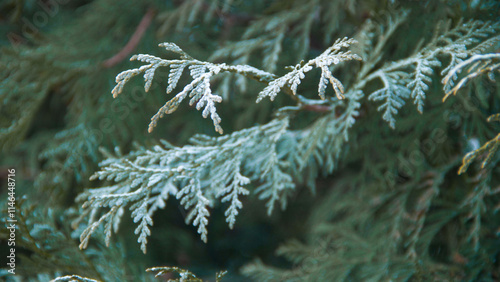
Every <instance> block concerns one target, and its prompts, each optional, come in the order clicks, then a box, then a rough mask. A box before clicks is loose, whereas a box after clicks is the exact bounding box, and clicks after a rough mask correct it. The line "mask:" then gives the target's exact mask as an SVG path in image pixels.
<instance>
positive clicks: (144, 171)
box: [77, 117, 295, 252]
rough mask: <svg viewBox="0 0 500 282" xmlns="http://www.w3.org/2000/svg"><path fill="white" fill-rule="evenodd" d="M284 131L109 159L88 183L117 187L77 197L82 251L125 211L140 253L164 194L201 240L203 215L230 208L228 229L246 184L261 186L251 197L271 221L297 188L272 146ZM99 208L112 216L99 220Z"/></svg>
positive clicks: (273, 126) (276, 125) (283, 124)
mask: <svg viewBox="0 0 500 282" xmlns="http://www.w3.org/2000/svg"><path fill="white" fill-rule="evenodd" d="M287 128H288V118H286V117H282V118H279V119H275V120H273V121H271V122H269V123H268V124H265V125H261V126H255V127H252V128H249V129H244V130H241V131H237V132H234V133H232V134H230V135H227V136H221V137H218V138H213V137H208V136H204V135H197V136H195V137H193V138H192V139H191V141H190V142H191V143H192V145H186V146H183V147H175V146H172V145H170V144H168V143H166V142H164V146H159V145H156V146H153V148H152V149H149V150H145V149H142V150H139V151H137V152H132V153H131V154H130V155H129V156H124V157H121V158H112V159H108V160H107V161H106V162H104V163H103V165H104V167H103V168H102V170H101V171H98V172H96V173H95V174H94V176H93V177H92V179H97V178H99V179H107V180H108V181H114V182H115V184H113V185H110V186H105V187H102V188H97V189H89V190H87V191H85V192H84V193H82V194H80V195H79V196H78V198H77V200H78V201H80V202H83V206H82V208H83V210H84V211H83V214H85V215H90V219H89V226H88V227H87V228H86V229H85V231H84V233H83V234H82V235H81V238H82V243H81V247H82V248H85V247H86V246H87V243H88V240H89V238H90V235H91V234H92V233H93V232H95V231H96V228H97V227H98V226H99V225H101V224H104V225H105V232H106V240H107V241H108V240H109V238H110V237H111V233H112V231H113V230H114V231H115V232H116V231H117V230H118V225H119V223H120V220H121V217H122V215H123V212H122V211H123V209H124V208H125V207H126V206H130V210H131V211H132V218H133V219H134V222H135V223H139V225H138V227H137V229H136V230H135V233H136V234H138V235H139V243H140V244H141V249H142V250H143V252H146V243H147V240H146V238H147V236H149V235H150V229H149V227H150V226H152V225H153V221H152V219H151V218H152V216H153V214H154V213H155V212H156V211H157V210H158V209H159V208H162V207H164V206H165V201H166V200H167V199H168V198H169V195H172V196H175V197H176V198H177V199H178V200H179V202H180V205H182V206H183V207H184V208H185V209H186V210H188V215H187V217H186V223H187V224H193V225H194V226H197V227H198V233H199V234H200V235H201V239H202V240H203V241H205V242H206V240H207V235H208V234H207V225H208V221H209V216H210V212H209V208H211V207H213V206H215V205H217V202H216V200H219V201H220V202H221V203H225V202H229V207H228V208H227V210H226V212H225V216H226V221H227V223H228V225H229V227H230V228H232V227H233V226H234V224H235V222H236V216H237V215H238V213H239V210H240V209H241V208H242V202H241V199H240V197H241V196H245V195H248V194H249V193H250V191H249V190H247V189H246V188H244V187H245V186H247V185H248V184H249V183H250V182H251V181H257V182H259V183H260V186H259V188H258V189H256V191H254V192H255V193H259V198H260V199H263V200H266V201H267V203H266V206H267V208H268V213H269V214H270V213H271V212H272V211H273V209H274V206H275V202H280V204H281V207H282V208H284V207H285V205H286V199H287V196H288V195H289V194H290V192H291V191H293V189H294V187H295V185H294V183H293V182H292V177H291V176H290V175H289V174H288V173H287V171H286V170H285V169H284V168H285V167H286V163H285V160H284V159H283V158H284V155H283V154H280V153H279V151H278V147H277V145H276V144H278V143H279V142H281V140H282V136H283V135H284V134H285V133H286V130H287ZM101 209H110V210H109V211H107V212H105V213H104V214H103V215H101V216H100V217H99V211H100V210H101Z"/></svg>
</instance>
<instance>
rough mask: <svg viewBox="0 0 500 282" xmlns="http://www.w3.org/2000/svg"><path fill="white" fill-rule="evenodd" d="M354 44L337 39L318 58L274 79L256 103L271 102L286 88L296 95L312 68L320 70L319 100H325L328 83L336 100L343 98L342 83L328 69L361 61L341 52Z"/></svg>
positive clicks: (344, 39)
mask: <svg viewBox="0 0 500 282" xmlns="http://www.w3.org/2000/svg"><path fill="white" fill-rule="evenodd" d="M354 43H356V41H355V40H354V39H349V38H347V37H345V38H343V39H338V40H337V41H335V43H334V44H333V45H332V46H331V47H329V48H328V49H326V50H325V51H324V52H323V53H322V54H321V55H319V56H318V57H316V58H314V59H312V60H309V61H308V62H307V63H301V64H298V65H296V66H295V67H294V69H293V70H292V71H290V72H289V73H287V74H285V75H284V76H282V77H280V78H278V79H275V80H273V81H271V82H270V83H269V85H268V86H267V87H266V88H264V90H262V91H261V92H260V93H259V96H258V98H257V102H260V101H261V100H262V99H264V98H265V97H269V98H270V99H271V101H272V100H274V98H275V97H276V95H277V94H278V93H279V92H280V91H281V90H282V89H283V88H284V87H285V86H286V87H289V88H290V90H291V91H292V93H293V95H297V87H298V86H299V84H300V83H301V80H302V79H304V78H305V74H306V73H307V72H309V71H310V70H312V69H313V67H316V68H320V69H321V78H320V82H319V85H318V95H319V96H320V97H321V99H325V98H326V97H325V89H326V86H327V85H328V82H329V83H330V84H331V85H332V87H333V89H334V91H335V94H336V96H337V98H338V99H339V100H340V99H343V98H344V95H343V93H344V86H343V85H342V83H341V82H340V81H339V80H338V79H336V78H335V77H334V76H333V74H332V73H331V71H330V70H329V67H330V66H332V65H337V64H339V63H341V62H343V61H349V60H361V57H359V56H358V55H356V54H352V53H351V52H350V51H342V49H343V48H347V47H349V46H350V45H352V44H354Z"/></svg>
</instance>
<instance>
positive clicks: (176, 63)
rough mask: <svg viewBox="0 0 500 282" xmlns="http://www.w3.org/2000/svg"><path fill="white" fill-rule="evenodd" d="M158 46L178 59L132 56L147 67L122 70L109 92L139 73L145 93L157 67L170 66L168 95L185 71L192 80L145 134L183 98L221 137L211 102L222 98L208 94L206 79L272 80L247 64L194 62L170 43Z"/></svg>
mask: <svg viewBox="0 0 500 282" xmlns="http://www.w3.org/2000/svg"><path fill="white" fill-rule="evenodd" d="M159 46H160V47H164V48H165V49H166V50H167V51H170V52H173V53H176V54H178V55H179V56H180V60H166V59H162V58H159V57H155V56H151V55H147V54H139V55H134V56H132V58H131V60H138V61H141V62H144V63H147V64H146V65H143V66H141V67H139V68H136V69H131V70H126V71H123V72H121V73H119V74H118V75H117V76H116V83H117V84H116V86H115V87H114V88H113V90H112V91H111V93H112V94H113V97H115V98H116V97H117V96H118V95H119V94H120V93H121V92H122V91H123V87H124V86H125V84H126V83H127V82H128V81H129V80H130V79H132V78H133V77H135V76H137V75H139V74H142V73H143V74H144V80H145V84H144V90H145V91H146V92H148V91H149V89H150V88H151V84H152V82H153V78H154V75H155V71H156V70H157V69H158V68H159V67H170V73H169V76H168V87H167V89H166V92H167V94H168V93H171V92H172V91H173V90H174V89H175V88H176V86H177V84H178V82H179V80H180V78H181V76H182V73H183V71H184V70H185V68H186V67H187V68H189V70H190V75H191V77H192V78H193V80H192V81H191V82H190V83H189V84H187V85H186V86H184V88H183V90H182V91H181V92H179V93H178V94H177V95H175V96H174V97H173V98H172V99H171V100H169V101H168V102H167V103H165V105H163V106H162V107H161V108H160V109H159V110H158V112H157V113H156V114H155V115H154V116H153V117H152V118H151V123H150V124H149V128H148V132H152V131H153V128H154V127H155V126H156V124H157V122H158V120H159V119H160V118H162V117H163V116H164V115H165V114H171V113H173V112H174V111H175V110H177V107H178V106H179V105H180V103H181V102H182V101H183V100H184V99H186V98H187V97H189V98H191V99H190V101H189V104H190V105H194V104H196V109H197V110H201V109H202V108H203V111H202V115H203V117H204V118H207V117H208V116H210V118H211V119H212V121H213V124H214V127H215V130H216V131H217V132H219V133H221V134H222V132H223V130H222V127H221V126H220V122H221V119H220V117H219V115H218V113H217V110H216V108H215V103H220V102H222V98H221V97H220V96H218V95H214V94H212V90H211V85H210V80H211V79H212V77H214V76H216V75H218V74H219V73H221V72H229V73H237V74H240V75H244V76H247V77H249V78H252V79H255V80H258V81H261V82H268V81H271V80H272V79H274V78H275V75H273V74H271V73H268V72H265V71H261V70H259V69H256V68H254V67H251V66H247V65H237V66H228V65H226V64H214V63H209V62H203V61H198V60H196V59H194V58H192V57H191V56H190V55H188V54H187V53H185V52H184V51H183V50H182V49H181V48H179V47H178V46H177V45H175V44H173V43H162V44H160V45H159Z"/></svg>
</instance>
